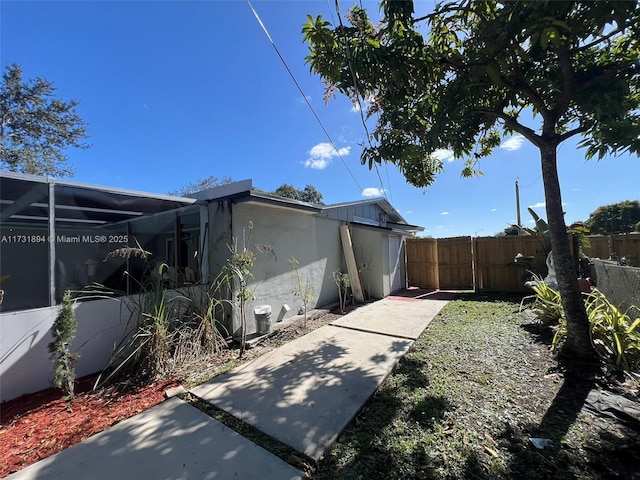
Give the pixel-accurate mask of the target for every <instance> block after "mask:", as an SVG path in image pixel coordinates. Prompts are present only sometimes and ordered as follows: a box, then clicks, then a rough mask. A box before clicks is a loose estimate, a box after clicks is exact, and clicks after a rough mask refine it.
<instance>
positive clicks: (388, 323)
mask: <svg viewBox="0 0 640 480" xmlns="http://www.w3.org/2000/svg"><path fill="white" fill-rule="evenodd" d="M440 298H442V297H440ZM446 298H447V297H444V299H438V300H436V299H428V297H427V299H416V298H411V297H387V298H384V299H382V300H379V301H377V302H375V303H371V304H369V305H365V306H363V307H360V308H358V309H357V310H354V311H353V312H350V313H349V314H348V315H345V316H344V317H342V318H339V319H337V320H335V321H333V322H331V324H330V325H336V326H340V327H346V328H353V329H356V330H362V331H365V332H374V333H379V334H382V335H392V336H396V337H400V338H410V339H413V340H416V339H417V338H418V337H419V336H420V334H421V333H422V332H423V331H424V329H425V328H427V326H428V325H429V323H430V322H431V320H432V319H433V317H435V316H436V315H437V314H438V312H439V311H440V310H441V309H442V308H443V307H444V306H445V305H446V304H447V302H448V300H447V299H446Z"/></svg>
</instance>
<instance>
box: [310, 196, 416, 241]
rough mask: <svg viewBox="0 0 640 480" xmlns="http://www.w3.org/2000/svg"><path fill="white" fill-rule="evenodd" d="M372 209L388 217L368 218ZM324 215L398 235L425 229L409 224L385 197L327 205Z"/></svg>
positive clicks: (323, 209)
mask: <svg viewBox="0 0 640 480" xmlns="http://www.w3.org/2000/svg"><path fill="white" fill-rule="evenodd" d="M370 207H375V208H378V209H380V210H382V211H383V212H384V214H385V215H386V217H385V216H384V215H377V216H375V217H374V216H372V215H371V214H369V215H368V216H367V215H366V212H367V211H368V210H370ZM363 212H364V213H363ZM322 214H323V215H324V216H327V217H335V218H340V219H342V220H345V221H348V222H351V223H355V224H360V225H368V226H374V227H382V228H386V229H389V230H392V231H394V232H398V233H405V234H406V233H415V232H421V231H423V230H424V227H421V226H418V225H410V224H409V223H407V221H406V220H405V219H404V217H403V216H402V215H400V212H398V211H397V210H396V209H395V208H394V207H393V206H392V205H391V203H389V201H388V200H387V199H386V198H383V197H376V198H368V199H365V200H356V201H352V202H342V203H335V204H332V205H326V206H323V207H322Z"/></svg>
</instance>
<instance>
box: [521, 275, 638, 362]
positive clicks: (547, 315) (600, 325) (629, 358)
mask: <svg viewBox="0 0 640 480" xmlns="http://www.w3.org/2000/svg"><path fill="white" fill-rule="evenodd" d="M538 280H539V278H538ZM532 288H533V290H534V291H535V292H536V295H535V301H534V303H533V305H532V306H531V311H533V312H534V313H535V314H536V316H537V317H538V318H539V319H540V320H542V321H547V322H552V323H554V325H552V327H551V328H553V330H554V332H555V333H554V336H553V340H552V343H551V346H552V348H553V349H555V348H557V346H558V344H560V342H562V341H563V340H564V338H565V337H566V335H567V322H566V319H565V318H564V315H563V309H562V300H561V297H560V293H559V292H558V291H557V290H555V289H553V288H551V287H549V286H548V285H546V284H544V283H543V282H541V281H538V282H537V285H534V286H533V287H532ZM526 298H528V297H525V299H526ZM585 298H586V302H585V306H586V311H587V315H588V318H589V324H590V328H589V332H590V338H591V344H592V346H593V348H594V349H595V351H596V352H597V353H598V355H599V356H600V357H601V358H603V359H604V360H605V361H606V362H609V363H610V364H612V365H614V366H615V367H616V368H619V369H621V370H622V371H625V372H627V373H631V372H635V373H640V318H636V319H635V320H634V321H631V318H630V317H629V315H628V313H627V312H628V311H630V310H628V311H627V312H622V311H621V310H620V309H619V308H618V307H616V306H615V305H614V304H612V303H611V302H610V301H609V299H607V297H606V296H605V295H604V294H603V293H602V292H600V291H599V290H598V289H594V290H593V291H592V292H591V293H588V294H586V295H585ZM525 299H523V302H524V300H525Z"/></svg>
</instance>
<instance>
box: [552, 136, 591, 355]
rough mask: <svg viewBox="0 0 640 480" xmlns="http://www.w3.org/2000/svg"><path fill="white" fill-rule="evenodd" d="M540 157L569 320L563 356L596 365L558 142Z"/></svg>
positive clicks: (557, 267)
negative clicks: (568, 223) (567, 217)
mask: <svg viewBox="0 0 640 480" xmlns="http://www.w3.org/2000/svg"><path fill="white" fill-rule="evenodd" d="M540 156H541V161H542V180H543V182H544V194H545V202H546V209H547V221H548V224H549V235H550V237H551V251H552V252H553V262H554V266H555V269H556V276H557V279H558V290H559V291H560V295H561V297H562V307H563V309H564V313H565V317H566V319H567V340H566V343H565V344H564V346H563V348H562V352H561V357H562V358H563V359H564V360H565V361H566V362H567V365H568V366H569V365H571V366H578V365H580V364H582V365H584V364H593V363H594V362H595V359H596V356H595V351H594V350H593V347H592V346H591V340H590V336H589V320H588V318H587V312H586V309H585V306H584V300H583V298H582V293H581V292H580V287H579V285H578V275H577V272H576V268H575V264H574V261H573V255H572V254H571V248H570V245H569V236H568V234H567V226H566V224H565V221H564V212H563V210H562V196H561V194H560V182H559V180H558V168H557V164H556V161H557V158H556V145H555V144H554V143H551V142H550V143H549V144H548V145H542V146H541V147H540Z"/></svg>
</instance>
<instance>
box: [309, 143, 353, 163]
mask: <svg viewBox="0 0 640 480" xmlns="http://www.w3.org/2000/svg"><path fill="white" fill-rule="evenodd" d="M350 150H351V147H342V148H340V149H339V150H336V149H335V148H334V147H333V145H331V144H330V143H327V142H322V143H319V144H317V145H315V146H314V147H313V148H312V149H311V150H309V152H307V153H309V158H307V159H306V160H305V161H304V166H305V167H307V168H313V169H316V170H322V169H324V168H327V165H329V163H330V162H331V159H333V157H336V156H338V155H341V156H342V155H349V151H350Z"/></svg>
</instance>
